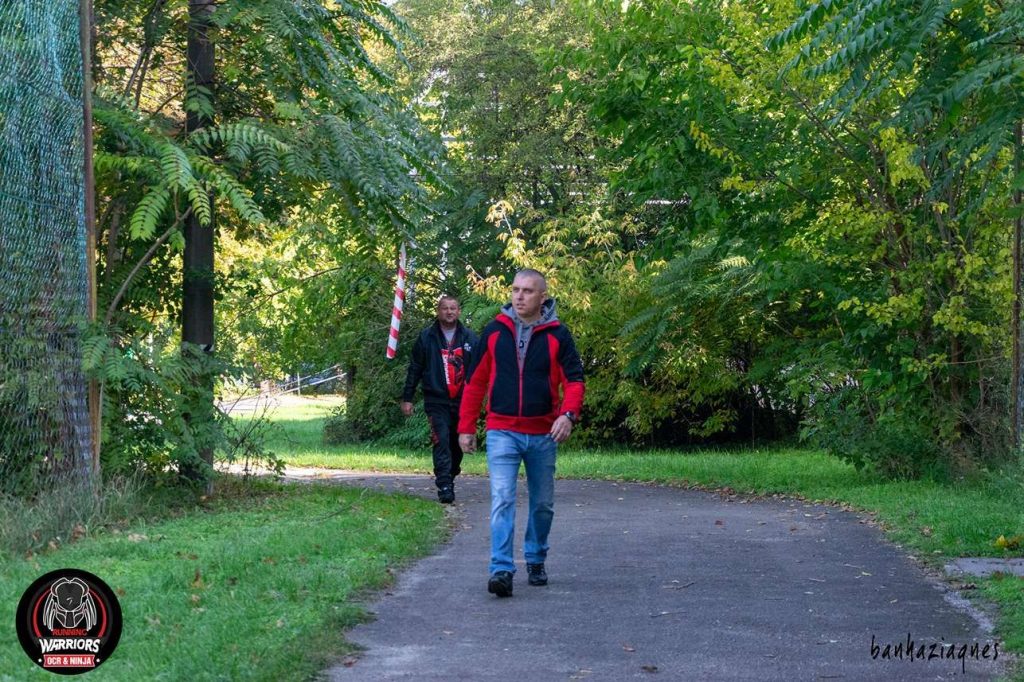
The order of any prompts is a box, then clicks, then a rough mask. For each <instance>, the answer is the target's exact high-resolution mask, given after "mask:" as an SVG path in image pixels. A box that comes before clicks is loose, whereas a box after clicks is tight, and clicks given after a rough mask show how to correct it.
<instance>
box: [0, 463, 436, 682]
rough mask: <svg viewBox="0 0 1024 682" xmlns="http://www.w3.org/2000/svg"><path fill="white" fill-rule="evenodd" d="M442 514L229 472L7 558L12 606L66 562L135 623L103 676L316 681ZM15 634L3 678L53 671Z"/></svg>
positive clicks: (1, 662) (3, 596)
mask: <svg viewBox="0 0 1024 682" xmlns="http://www.w3.org/2000/svg"><path fill="white" fill-rule="evenodd" d="M442 519H443V513H442V511H441V509H440V508H439V507H438V505H437V504H434V503H430V502H427V501H425V500H419V499H413V498H409V497H403V496H388V495H381V494H377V493H370V492H367V491H360V490H356V489H352V488H346V487H342V486H330V485H309V486H299V485H278V484H272V483H267V482H256V483H253V484H250V485H247V486H243V485H242V484H240V483H238V482H235V481H232V480H231V479H225V480H223V481H221V482H220V486H219V494H218V495H217V496H216V497H215V498H212V499H210V500H207V501H205V502H204V503H203V504H202V505H201V506H200V507H198V508H195V509H193V510H191V511H188V512H184V513H180V514H179V515H178V516H177V517H176V518H170V519H163V520H160V521H154V522H149V523H145V522H140V523H138V524H136V525H133V526H132V527H131V528H130V529H127V530H125V531H111V532H108V533H97V534H96V535H94V536H93V537H90V538H88V539H85V540H83V541H80V542H76V543H73V544H70V545H67V546H64V547H62V548H61V549H59V550H57V551H50V552H45V553H43V554H38V555H33V556H30V557H28V558H25V557H11V556H7V557H2V558H0V575H2V576H3V580H2V581H0V601H2V602H3V604H5V611H7V612H8V613H11V614H13V613H14V610H15V607H16V605H17V603H18V600H19V599H20V597H21V592H22V591H23V590H24V589H25V588H27V587H28V585H29V584H30V583H31V582H32V581H33V580H34V579H35V578H36V577H38V576H39V575H41V574H42V573H45V572H47V571H50V570H54V569H57V568H63V567H74V568H80V569H84V570H87V571H90V572H92V573H94V574H96V575H97V576H99V577H100V578H102V579H104V580H105V581H106V582H107V583H108V584H109V585H110V586H111V587H112V588H113V589H114V590H115V591H116V592H117V594H118V595H119V600H120V602H121V608H122V610H123V612H124V622H125V625H124V632H123V634H122V637H121V642H120V644H119V646H118V648H117V651H116V652H115V653H114V655H113V656H112V657H111V659H110V660H109V661H108V662H107V663H105V664H104V665H103V667H101V668H99V669H98V670H96V671H95V672H93V673H92V674H91V675H90V679H93V678H95V679H100V680H150V679H153V680H155V679H167V680H202V679H231V680H240V679H248V680H281V679H307V678H309V677H311V676H312V675H314V674H315V673H316V672H317V671H319V670H321V669H322V668H323V667H324V666H325V665H326V664H327V663H328V662H329V659H330V658H331V657H332V656H336V655H338V654H340V653H344V652H345V651H346V650H347V649H348V645H347V644H346V643H345V641H344V639H343V636H342V629H343V628H345V627H348V626H350V625H352V624H354V623H356V622H358V621H359V620H360V619H361V618H362V612H361V611H360V609H359V608H358V607H356V606H354V605H353V604H352V603H351V600H352V598H353V596H354V595H357V594H358V593H359V592H360V591H362V590H367V589H373V588H379V587H382V586H384V585H386V584H387V583H388V582H389V581H390V580H391V571H392V568H391V567H393V566H395V565H396V564H398V563H402V562H405V561H408V560H410V559H412V558H414V557H417V556H421V555H423V554H425V553H427V552H428V551H429V550H430V548H432V547H433V546H434V545H435V544H436V543H437V542H438V541H439V540H440V539H441V537H442V535H443V532H444V531H443V525H444V524H443V521H442ZM11 634H12V636H11V637H7V638H4V639H3V641H2V642H0V679H3V680H19V681H20V680H30V679H40V680H44V679H46V680H48V679H51V677H52V674H50V673H47V672H45V671H43V670H42V669H40V668H38V667H36V666H35V665H33V664H32V663H31V662H30V661H29V660H28V658H27V657H26V656H25V654H24V653H23V652H22V650H21V647H20V646H19V645H18V642H17V640H16V638H15V637H13V628H12V630H11Z"/></svg>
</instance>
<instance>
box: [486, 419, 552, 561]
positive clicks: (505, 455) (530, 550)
mask: <svg viewBox="0 0 1024 682" xmlns="http://www.w3.org/2000/svg"><path fill="white" fill-rule="evenodd" d="M557 449H558V446H557V445H556V444H555V441H553V440H552V439H551V436H549V435H547V434H542V435H533V434H528V433H516V432H515V431H501V430H494V431H488V432H487V468H488V470H489V471H490V477H491V565H490V572H491V575H493V574H494V573H495V572H497V571H509V572H511V573H515V572H516V566H515V563H514V562H513V560H512V551H513V547H512V545H513V537H514V535H515V527H516V478H517V477H518V475H519V463H520V462H524V463H525V464H526V487H527V490H528V491H529V494H530V505H529V509H530V515H529V518H528V519H527V522H526V543H525V546H524V548H523V549H524V552H523V553H524V554H525V555H526V563H528V564H541V563H544V558H545V557H547V554H548V532H549V531H550V530H551V519H552V518H553V517H554V515H555V454H556V451H557Z"/></svg>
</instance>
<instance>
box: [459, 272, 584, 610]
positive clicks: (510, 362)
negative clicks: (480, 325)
mask: <svg viewBox="0 0 1024 682" xmlns="http://www.w3.org/2000/svg"><path fill="white" fill-rule="evenodd" d="M583 392H584V385H583V363H582V362H581V361H580V356H579V353H577V352H576V343H575V342H574V341H573V338H572V334H570V333H569V330H568V328H566V327H565V325H563V324H562V323H561V322H559V320H558V316H557V315H556V314H555V301H554V300H553V299H550V298H548V297H547V282H546V281H545V279H544V276H543V275H542V274H541V273H539V272H537V271H536V270H521V271H519V272H518V273H516V277H515V280H514V281H513V282H512V302H511V303H510V304H509V305H506V306H505V307H504V308H502V310H501V313H500V314H499V315H498V316H497V317H496V318H495V319H494V320H493V321H491V322H490V323H488V325H487V326H486V327H484V330H483V333H482V334H481V335H480V341H479V345H478V347H477V351H476V353H475V354H474V359H473V370H472V378H471V379H470V380H469V383H468V384H467V385H466V390H465V393H464V394H463V396H462V408H461V410H460V413H459V444H460V445H461V446H462V449H463V451H465V452H473V451H474V450H475V449H476V423H477V420H478V418H479V416H480V407H481V404H482V403H483V400H484V398H485V397H486V398H487V401H488V405H487V468H488V471H489V472H490V479H491V562H490V578H489V580H488V582H487V590H488V592H490V593H491V594H496V595H498V596H499V597H510V596H512V576H513V575H514V574H515V571H516V568H515V563H514V561H513V558H512V554H513V546H512V541H513V535H514V533H515V515H516V477H517V476H518V474H519V464H520V462H523V463H525V465H526V484H527V489H528V491H529V495H530V502H529V518H528V519H527V523H526V542H525V545H524V548H523V549H524V551H523V553H524V555H525V558H526V569H527V572H528V573H529V578H528V582H529V584H530V585H546V584H547V582H548V576H547V572H546V571H545V569H544V560H545V558H546V557H547V553H548V532H549V531H550V530H551V520H552V518H553V516H554V494H555V457H556V455H557V449H558V448H557V444H558V443H561V442H562V441H564V440H565V439H566V438H568V437H569V435H570V434H571V433H572V428H573V426H574V425H575V424H576V420H577V419H578V418H579V413H580V409H582V407H583Z"/></svg>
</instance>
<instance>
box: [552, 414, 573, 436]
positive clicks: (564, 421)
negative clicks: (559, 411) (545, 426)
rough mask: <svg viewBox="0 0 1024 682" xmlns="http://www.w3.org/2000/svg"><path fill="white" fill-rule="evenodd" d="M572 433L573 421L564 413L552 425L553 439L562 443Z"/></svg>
mask: <svg viewBox="0 0 1024 682" xmlns="http://www.w3.org/2000/svg"><path fill="white" fill-rule="evenodd" d="M571 433H572V422H571V421H570V420H569V418H568V417H566V416H565V415H564V414H563V415H562V416H561V417H559V418H558V419H556V420H555V423H554V424H552V425H551V440H553V441H555V442H556V443H561V442H562V441H564V440H565V439H567V438H568V437H569V435H570V434H571Z"/></svg>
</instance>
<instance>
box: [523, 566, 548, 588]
mask: <svg viewBox="0 0 1024 682" xmlns="http://www.w3.org/2000/svg"><path fill="white" fill-rule="evenodd" d="M526 572H527V573H529V574H530V578H529V583H530V584H531V585H547V584H548V574H547V573H546V572H545V571H544V564H526Z"/></svg>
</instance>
